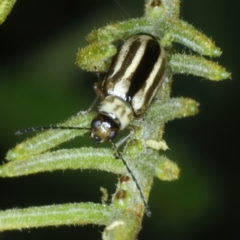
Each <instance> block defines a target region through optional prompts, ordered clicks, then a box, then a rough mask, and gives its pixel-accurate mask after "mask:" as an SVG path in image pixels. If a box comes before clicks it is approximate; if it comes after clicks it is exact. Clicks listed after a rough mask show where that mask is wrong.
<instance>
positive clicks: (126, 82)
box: [16, 34, 166, 216]
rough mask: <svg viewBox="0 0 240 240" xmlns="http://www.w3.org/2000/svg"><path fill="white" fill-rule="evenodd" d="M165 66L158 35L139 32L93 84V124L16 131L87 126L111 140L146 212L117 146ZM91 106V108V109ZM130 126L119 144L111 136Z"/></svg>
mask: <svg viewBox="0 0 240 240" xmlns="http://www.w3.org/2000/svg"><path fill="white" fill-rule="evenodd" d="M165 70H166V57H165V53H164V50H163V48H162V47H161V45H160V44H159V42H158V41H157V39H156V38H155V37H153V36H151V35H148V34H138V35H135V36H132V37H131V38H129V39H128V40H126V41H125V42H124V43H123V44H122V45H121V46H120V47H119V48H118V51H117V54H116V55H115V56H114V58H113V60H112V63H111V66H110V68H109V71H108V73H107V75H106V77H105V78H104V80H103V81H102V82H97V83H95V85H94V90H95V92H96V95H97V98H99V99H100V105H99V108H98V116H97V117H96V118H95V119H93V121H92V123H91V128H81V127H61V126H49V127H35V128H28V129H23V130H19V131H18V132H17V133H16V134H22V133H26V132H37V131H42V130H47V129H74V130H78V129H87V130H91V138H92V139H93V140H94V142H96V143H102V142H105V141H110V142H111V143H112V146H113V149H114V150H115V156H116V158H120V159H121V160H122V162H123V164H124V165H125V167H126V168H127V170H128V172H129V174H130V175H131V177H132V179H133V181H134V182H135V184H136V187H137V189H138V190H139V193H140V195H141V198H142V200H143V203H144V206H145V208H146V214H147V215H148V216H150V215H151V212H150V209H149V207H148V205H147V202H146V200H145V198H144V195H143V193H142V190H141V187H140V186H139V184H138V182H137V180H136V178H135V176H134V174H133V173H132V171H131V169H130V168H129V166H128V164H127V162H126V161H125V160H124V158H123V157H122V156H121V154H120V153H118V151H117V149H118V147H119V146H120V145H121V144H123V143H124V142H125V141H126V140H127V139H128V138H129V137H130V136H131V134H132V133H133V131H134V130H133V128H132V127H131V126H130V122H131V120H132V119H133V118H134V117H136V118H140V117H142V115H143V114H144V113H145V111H146V109H147V108H148V106H149V104H150V103H151V101H152V100H153V98H154V97H155V95H156V93H157V91H158V90H159V88H160V87H161V85H162V82H163V80H164V76H165V72H166V71H165ZM91 109H92V107H91V108H90V109H89V110H88V111H91ZM127 128H128V129H131V131H130V133H129V134H128V135H127V136H125V137H124V138H122V139H120V140H119V142H117V143H116V144H115V143H113V142H112V140H113V139H114V138H115V137H116V136H117V133H118V131H121V130H124V129H127Z"/></svg>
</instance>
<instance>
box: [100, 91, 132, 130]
mask: <svg viewBox="0 0 240 240" xmlns="http://www.w3.org/2000/svg"><path fill="white" fill-rule="evenodd" d="M99 113H100V114H104V115H107V116H108V117H110V118H111V119H112V120H113V121H115V122H116V123H117V124H119V130H123V129H125V128H127V127H128V125H129V124H130V121H131V120H132V118H133V109H132V107H131V105H130V104H129V103H128V102H126V101H124V100H122V99H120V98H119V97H116V96H112V95H110V96H107V97H106V98H105V99H104V100H103V101H102V102H101V103H100V106H99Z"/></svg>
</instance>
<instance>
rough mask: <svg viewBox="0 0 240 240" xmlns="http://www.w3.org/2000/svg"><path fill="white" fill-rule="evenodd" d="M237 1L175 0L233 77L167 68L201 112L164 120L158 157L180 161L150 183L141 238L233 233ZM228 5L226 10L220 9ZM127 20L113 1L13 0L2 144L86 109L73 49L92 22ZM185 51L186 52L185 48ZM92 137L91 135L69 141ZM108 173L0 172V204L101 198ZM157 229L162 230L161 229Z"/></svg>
mask: <svg viewBox="0 0 240 240" xmlns="http://www.w3.org/2000/svg"><path fill="white" fill-rule="evenodd" d="M119 3H120V4H121V5H122V7H123V8H124V9H125V10H126V11H127V12H128V14H129V15H130V17H136V16H141V14H142V4H143V1H142V2H141V3H139V1H137V0H133V1H131V3H129V1H126V0H119ZM239 5H240V3H238V2H237V1H233V0H230V1H227V0H218V1H217V3H216V1H213V0H212V1H209V0H203V1H191V0H184V1H183V3H182V13H181V15H182V17H183V19H184V20H186V21H188V22H190V23H192V24H193V25H194V26H195V27H197V28H199V29H201V30H202V31H203V32H204V33H205V34H206V35H207V36H212V38H213V39H214V40H215V41H216V44H217V46H219V47H220V48H221V49H222V50H223V55H222V56H221V58H220V59H219V63H220V64H221V65H223V66H225V67H226V68H227V69H228V70H230V71H232V73H233V75H232V78H233V81H224V82H220V83H212V82H209V81H202V80H201V79H199V78H196V77H192V76H175V78H174V80H175V81H174V83H173V93H172V94H173V95H174V96H184V97H191V98H193V99H195V100H197V101H198V102H200V104H201V105H200V113H199V114H198V115H197V116H195V117H192V118H187V119H181V120H175V121H174V122H170V123H169V124H168V125H167V126H166V131H165V132H166V133H165V139H166V141H167V144H168V146H169V147H170V150H168V151H167V152H166V155H167V156H168V157H170V158H171V159H172V160H175V161H176V162H177V163H178V165H179V166H180V168H181V178H180V180H178V181H175V182H171V183H168V182H160V181H158V180H156V181H155V186H154V188H153V192H152V193H151V195H150V202H149V204H150V207H151V210H152V213H153V216H152V217H151V218H150V219H146V220H145V222H144V223H143V226H144V228H143V229H142V231H141V232H140V235H139V239H146V238H147V237H148V238H150V239H152V240H154V239H159V238H161V239H168V240H169V239H184V240H186V239H195V240H197V239H202V238H203V237H204V238H207V239H208V238H209V239H210V238H214V239H217V238H224V237H226V238H227V239H234V238H235V234H236V233H237V230H238V226H239V216H240V211H239V202H240V198H239V197H240V196H239V195H240V194H239V186H238V183H239V177H238V167H237V165H238V159H239V153H238V151H237V149H238V145H239V140H238V134H239V122H240V121H239V120H240V119H239V118H240V117H239V114H238V111H239V103H240V98H239V93H238V89H239V87H240V82H239V80H238V79H239V77H240V76H239V67H238V65H239V60H238V58H237V57H238V53H239V52H240V51H239V38H240V36H239V31H238V28H239V27H238V24H236V23H237V21H238V20H239V19H238V18H239V17H238V15H239V14H238V9H239ZM226 13H227V14H226ZM126 18H128V16H127V15H126V13H124V12H123V11H122V9H120V8H119V6H118V5H116V3H114V1H110V0H107V1H101V2H100V1H94V0H89V1H86V2H85V1H84V2H83V1H77V0H71V1H64V2H59V1H56V0H55V1H54V0H51V1H48V2H46V1H45V2H43V1H31V0H25V1H18V2H17V4H16V6H15V8H14V9H13V10H12V12H11V14H10V15H9V16H8V19H7V20H6V22H5V23H4V24H3V25H2V26H1V27H0V43H1V47H0V123H1V124H0V136H1V137H0V145H1V150H0V151H1V159H2V161H3V159H4V156H5V153H6V152H7V150H8V149H10V148H11V147H13V146H15V144H16V143H17V142H21V141H22V140H23V139H24V138H26V136H20V137H19V136H15V135H14V132H15V131H17V130H18V129H21V128H26V127H30V126H38V125H50V124H54V123H57V122H60V121H63V120H65V119H67V118H68V117H70V116H71V115H73V114H75V113H76V112H78V111H79V110H82V109H86V108H87V107H88V106H89V105H90V104H91V102H92V101H93V99H94V92H93V90H92V84H93V83H94V82H95V81H96V79H97V78H96V76H94V75H93V74H90V73H86V72H83V71H81V70H80V69H78V68H77V66H76V65H75V64H74V62H75V54H76V52H77V49H78V48H79V47H80V46H81V47H82V46H85V45H86V42H85V39H84V38H85V36H86V35H87V33H89V32H90V31H91V30H92V29H93V28H94V27H96V28H97V27H101V26H103V25H106V23H109V22H112V21H117V20H123V19H126ZM183 51H184V50H183ZM88 144H91V141H90V139H89V137H88V136H87V135H86V137H84V138H78V139H75V140H73V141H72V142H70V143H68V144H67V145H68V146H75V147H76V146H82V145H88ZM116 181H117V180H116V179H115V177H114V176H113V175H111V174H108V173H100V172H89V171H84V172H80V171H67V172H64V173H63V172H56V173H44V174H39V175H36V176H28V177H21V178H13V179H1V180H0V188H1V198H0V209H1V210H4V209H8V208H15V207H19V208H20V207H28V206H40V205H47V204H53V203H66V202H80V201H94V202H100V201H101V192H100V190H99V189H100V187H101V186H103V187H105V188H107V189H108V190H109V193H110V194H111V193H112V192H113V189H114V184H115V183H116ZM99 231H101V228H97V227H91V226H87V227H86V226H84V227H81V226H79V227H63V228H45V229H37V230H36V229H33V230H30V231H23V232H20V231H19V232H18V231H15V232H6V233H2V234H0V240H2V239H8V240H10V239H15V238H18V239H25V240H26V239H35V240H37V239H42V238H43V237H46V236H47V237H48V238H58V239H75V238H76V239H79V238H80V239H90V238H94V239H100V234H99ZM159 236H160V237H159Z"/></svg>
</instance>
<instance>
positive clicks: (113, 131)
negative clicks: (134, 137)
mask: <svg viewBox="0 0 240 240" xmlns="http://www.w3.org/2000/svg"><path fill="white" fill-rule="evenodd" d="M117 132H118V129H114V130H112V131H111V132H110V133H109V140H113V139H114V138H115V137H116V136H117Z"/></svg>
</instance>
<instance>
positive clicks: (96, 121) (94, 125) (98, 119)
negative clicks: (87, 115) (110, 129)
mask: <svg viewBox="0 0 240 240" xmlns="http://www.w3.org/2000/svg"><path fill="white" fill-rule="evenodd" d="M102 121H103V119H102V118H101V117H99V116H98V117H96V118H94V119H93V120H92V123H91V128H92V129H94V128H97V127H99V126H100V125H101V124H102Z"/></svg>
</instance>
